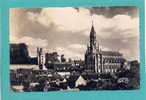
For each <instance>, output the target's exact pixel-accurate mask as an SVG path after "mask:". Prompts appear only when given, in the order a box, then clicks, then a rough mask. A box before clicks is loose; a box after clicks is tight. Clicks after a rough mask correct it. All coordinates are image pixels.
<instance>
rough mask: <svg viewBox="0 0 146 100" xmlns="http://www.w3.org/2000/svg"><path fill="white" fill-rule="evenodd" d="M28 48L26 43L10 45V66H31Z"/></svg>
mask: <svg viewBox="0 0 146 100" xmlns="http://www.w3.org/2000/svg"><path fill="white" fill-rule="evenodd" d="M29 63H30V56H29V53H28V47H27V45H26V44H24V43H20V44H14V43H12V44H10V64H29Z"/></svg>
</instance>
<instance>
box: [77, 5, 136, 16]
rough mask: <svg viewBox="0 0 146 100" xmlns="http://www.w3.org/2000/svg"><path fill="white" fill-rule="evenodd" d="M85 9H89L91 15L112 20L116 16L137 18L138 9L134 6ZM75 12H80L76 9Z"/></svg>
mask: <svg viewBox="0 0 146 100" xmlns="http://www.w3.org/2000/svg"><path fill="white" fill-rule="evenodd" d="M76 9H77V8H76ZM87 9H89V11H90V13H91V15H92V14H96V15H102V16H104V17H106V18H112V17H114V16H116V15H128V16H130V17H131V18H134V17H137V16H138V7H136V6H135V7H134V6H127V7H126V6H125V7H122V6H113V7H88V8H87ZM77 11H80V9H77Z"/></svg>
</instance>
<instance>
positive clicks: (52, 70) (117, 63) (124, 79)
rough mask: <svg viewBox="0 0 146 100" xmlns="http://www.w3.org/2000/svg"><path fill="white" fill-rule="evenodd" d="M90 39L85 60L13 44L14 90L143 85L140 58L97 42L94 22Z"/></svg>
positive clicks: (11, 58) (105, 87)
mask: <svg viewBox="0 0 146 100" xmlns="http://www.w3.org/2000/svg"><path fill="white" fill-rule="evenodd" d="M89 40H90V41H89V44H88V45H87V49H86V52H85V55H84V60H81V59H78V60H74V59H72V58H69V59H67V58H66V57H65V55H64V54H62V55H59V54H58V52H57V51H56V52H45V53H44V52H43V48H39V47H38V48H37V50H36V51H37V56H36V57H30V56H29V51H28V46H27V45H26V44H25V43H19V44H15V43H13V44H10V64H11V66H10V80H11V90H12V91H15V92H18V91H19V92H31V91H42V92H43V91H44V92H45V91H80V90H133V89H139V88H140V76H139V70H140V68H139V67H140V64H139V62H138V60H133V61H128V60H127V59H126V58H124V57H123V54H122V53H120V52H119V51H103V50H102V49H101V48H100V45H99V44H98V43H97V40H96V32H95V30H94V25H93V24H92V27H91V31H90V39H89ZM59 58H60V59H59ZM14 67H15V68H14Z"/></svg>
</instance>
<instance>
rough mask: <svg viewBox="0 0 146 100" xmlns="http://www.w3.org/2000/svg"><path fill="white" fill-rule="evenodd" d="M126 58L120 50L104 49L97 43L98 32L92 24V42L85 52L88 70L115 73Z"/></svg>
mask: <svg viewBox="0 0 146 100" xmlns="http://www.w3.org/2000/svg"><path fill="white" fill-rule="evenodd" d="M124 62H125V59H124V58H123V55H122V54H121V53H120V52H118V51H102V50H101V48H100V47H99V44H98V45H97V41H96V32H95V30H94V26H93V24H92V27H91V31H90V42H89V45H87V50H86V53H85V67H86V70H92V71H94V72H95V73H101V74H102V73H115V72H117V70H118V69H119V68H121V67H122V66H123V64H124Z"/></svg>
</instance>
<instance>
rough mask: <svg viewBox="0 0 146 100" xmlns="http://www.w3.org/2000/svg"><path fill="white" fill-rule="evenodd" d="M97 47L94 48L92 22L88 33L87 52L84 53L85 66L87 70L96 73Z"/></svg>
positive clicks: (94, 40) (94, 37)
mask: <svg viewBox="0 0 146 100" xmlns="http://www.w3.org/2000/svg"><path fill="white" fill-rule="evenodd" d="M97 50H98V49H97V47H96V32H95V30H94V25H93V22H92V27H91V31H90V42H89V45H87V51H86V53H85V64H86V67H87V69H89V70H92V71H94V72H97V70H98V68H97V55H96V54H97Z"/></svg>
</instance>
